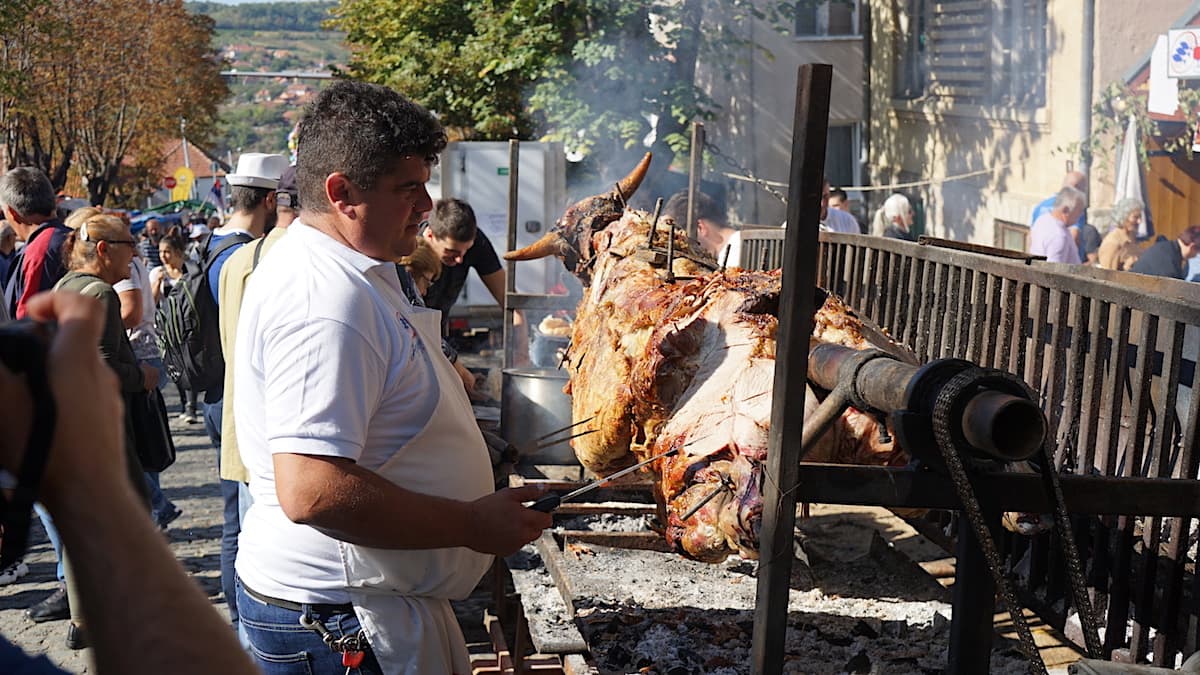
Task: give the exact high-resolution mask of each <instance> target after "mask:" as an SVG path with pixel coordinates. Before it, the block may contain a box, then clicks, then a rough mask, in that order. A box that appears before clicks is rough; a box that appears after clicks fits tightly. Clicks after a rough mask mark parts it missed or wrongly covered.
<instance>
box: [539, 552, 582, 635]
mask: <svg viewBox="0 0 1200 675" xmlns="http://www.w3.org/2000/svg"><path fill="white" fill-rule="evenodd" d="M535 544H536V546H537V550H538V555H540V556H542V564H543V565H545V567H546V571H547V572H549V573H550V578H551V579H554V585H555V586H556V587H558V592H559V595H561V596H562V601H563V604H564V605H566V611H567V616H568V617H570V618H572V619H574V618H575V597H576V596H575V589H574V587H573V586H572V585H571V578H570V576H568V575H567V574H566V573H565V572H564V571H563V560H562V551H560V550H559V549H558V542H557V541H555V540H554V535H553V534H551V533H550V532H548V531H547V532H543V533H542V536H540V537H538V539H537V541H536V542H535Z"/></svg>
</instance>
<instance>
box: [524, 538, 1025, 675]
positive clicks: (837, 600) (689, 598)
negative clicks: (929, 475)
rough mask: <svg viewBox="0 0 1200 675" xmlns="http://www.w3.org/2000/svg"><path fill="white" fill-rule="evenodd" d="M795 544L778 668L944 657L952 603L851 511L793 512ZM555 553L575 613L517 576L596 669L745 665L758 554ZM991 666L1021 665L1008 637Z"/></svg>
mask: <svg viewBox="0 0 1200 675" xmlns="http://www.w3.org/2000/svg"><path fill="white" fill-rule="evenodd" d="M588 520H589V521H590V522H588V523H567V524H564V528H563V529H604V523H602V522H597V517H595V516H589V517H588ZM617 520H621V519H617ZM626 520H634V521H636V520H640V519H636V518H634V519H626ZM628 524H629V523H618V526H619V527H620V526H622V525H628ZM583 525H586V526H587V527H585V526H583ZM614 530H615V528H614ZM610 531H611V530H610ZM616 531H622V532H626V531H630V530H627V529H624V527H621V529H619V530H616ZM797 543H798V548H802V549H803V550H804V552H805V557H807V559H808V561H809V564H807V565H805V564H804V563H803V562H801V561H800V560H796V561H794V563H793V574H792V582H791V591H790V601H789V615H788V619H787V622H788V629H787V636H786V641H785V653H786V656H785V659H786V664H785V668H784V671H785V672H789V673H814V674H816V673H902V674H907V673H940V672H942V671H943V670H944V669H945V668H946V665H947V664H946V655H947V648H948V639H949V633H950V631H949V622H948V618H949V616H950V614H951V611H950V605H949V594H948V591H947V590H946V589H944V588H942V587H941V586H940V585H939V584H938V583H937V582H936V581H934V580H933V579H932V578H931V577H930V576H928V575H927V574H926V573H925V572H923V571H922V570H921V569H920V568H919V567H917V566H916V565H915V564H913V563H912V562H911V561H909V560H908V559H907V558H904V557H903V556H901V555H900V554H898V553H897V552H896V551H895V550H894V549H893V548H891V547H890V546H889V545H888V544H887V543H886V542H884V541H883V540H882V539H881V537H880V536H879V534H878V533H877V532H876V531H875V530H874V529H871V528H870V527H866V526H865V525H864V524H863V523H862V522H861V519H858V518H856V517H843V516H839V515H837V514H829V515H825V516H818V517H814V518H810V519H807V520H805V521H802V522H801V523H800V532H799V533H798V542H797ZM560 555H561V560H560V566H561V568H562V570H563V573H564V575H565V576H566V578H567V579H569V586H570V591H571V593H572V598H571V604H572V605H573V608H574V610H575V618H574V620H573V621H572V620H571V619H570V618H568V617H567V616H565V615H566V606H565V605H563V604H560V600H561V598H560V597H559V592H558V591H559V589H558V588H556V587H555V585H554V583H553V582H552V581H551V580H550V579H549V575H548V574H545V578H544V579H540V580H539V579H537V578H536V577H534V578H529V579H526V580H525V581H524V585H525V586H526V587H525V588H524V589H522V595H523V603H525V604H526V613H527V615H529V616H530V618H531V625H530V627H531V629H532V630H533V632H534V633H537V632H538V630H544V631H546V634H547V635H553V634H556V633H557V632H558V631H560V630H562V629H564V628H566V629H568V630H569V632H572V631H570V629H573V628H578V631H579V633H580V634H582V637H583V639H584V641H585V642H586V644H587V647H588V649H589V651H590V657H589V662H590V663H591V664H592V665H593V666H594V667H595V668H596V669H597V670H598V671H599V672H600V673H656V674H670V675H681V674H684V673H714V674H717V675H733V674H740V673H749V672H750V670H751V660H750V649H751V642H752V635H753V630H754V613H755V612H754V607H755V601H756V598H755V596H756V592H757V580H756V578H755V575H756V573H757V569H758V565H757V562H755V561H750V560H742V559H739V558H736V557H732V558H729V559H728V560H726V561H725V562H723V563H719V564H707V563H700V562H696V561H692V560H687V559H684V558H682V557H680V556H678V555H675V554H670V553H659V552H655V551H643V550H631V549H621V548H610V547H606V546H600V545H595V544H579V543H576V544H574V545H572V544H571V542H567V546H566V548H565V549H564V550H563V551H562V552H561V553H560ZM509 562H510V565H511V564H512V563H513V562H515V561H514V560H512V559H510V561H509ZM541 562H542V561H541V560H540V559H539V558H538V556H537V554H536V553H533V552H529V553H528V554H526V555H525V556H524V557H523V558H522V559H521V563H519V564H518V566H519V567H523V568H525V570H526V571H527V573H528V572H532V571H537V572H538V573H539V574H544V568H541ZM539 568H540V570H539ZM518 574H519V573H517V572H515V571H514V576H517V575H518ZM556 607H561V608H562V609H561V610H556V609H555V608H556ZM531 610H532V611H531ZM542 620H544V621H545V623H542ZM539 623H541V624H542V625H541V626H535V625H534V624H539ZM536 643H537V638H536V637H535V644H536ZM543 651H550V650H543ZM991 672H993V673H1024V672H1028V664H1027V663H1026V662H1025V661H1024V659H1023V657H1022V656H1021V655H1020V653H1019V651H1018V650H1017V646H1016V643H1014V642H1010V641H1006V640H1003V639H997V640H996V643H995V648H994V650H993V655H992V668H991Z"/></svg>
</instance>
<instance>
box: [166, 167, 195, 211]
mask: <svg viewBox="0 0 1200 675" xmlns="http://www.w3.org/2000/svg"><path fill="white" fill-rule="evenodd" d="M194 182H196V174H195V173H193V172H192V170H191V169H189V168H187V167H186V166H181V167H179V168H178V169H175V187H173V188H171V201H173V202H177V201H180V200H181V199H191V198H192V183H194Z"/></svg>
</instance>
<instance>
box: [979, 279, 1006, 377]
mask: <svg viewBox="0 0 1200 675" xmlns="http://www.w3.org/2000/svg"><path fill="white" fill-rule="evenodd" d="M1006 283H1008V280H1007V279H1005V278H1003V277H1001V276H999V275H996V274H990V273H989V274H988V287H987V324H986V326H981V327H980V328H981V331H982V332H983V346H982V352H981V353H980V356H979V360H980V362H981V364H982V365H986V366H987V367H988V368H1003V367H1004V365H1003V363H1004V354H1005V350H1004V348H1003V347H1001V346H1000V344H1001V340H1002V339H1003V337H1004V332H1005V329H1004V324H1003V323H1002V317H1003V315H1004V307H1005V306H1006V305H1007V304H1008V303H1006V302H1004V299H1005V298H1006V297H1007V296H1002V295H1001V292H1002V290H1003V288H1004V285H1005V284H1006Z"/></svg>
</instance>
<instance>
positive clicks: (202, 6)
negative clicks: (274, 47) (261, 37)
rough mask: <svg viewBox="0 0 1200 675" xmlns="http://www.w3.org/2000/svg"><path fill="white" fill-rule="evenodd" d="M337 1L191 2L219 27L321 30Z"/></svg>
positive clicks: (191, 7)
mask: <svg viewBox="0 0 1200 675" xmlns="http://www.w3.org/2000/svg"><path fill="white" fill-rule="evenodd" d="M336 4H337V3H335V2H261V3H247V4H242V5H226V4H223V3H220V2H189V3H186V5H185V6H186V7H187V10H188V11H189V12H191V13H192V14H206V15H208V16H210V17H212V19H213V21H214V22H215V23H216V27H217V30H230V29H248V30H272V31H275V30H287V31H300V32H316V31H321V30H322V27H321V23H322V22H323V21H325V20H326V19H328V18H329V10H330V9H332V8H333V7H334V6H335V5H336Z"/></svg>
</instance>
